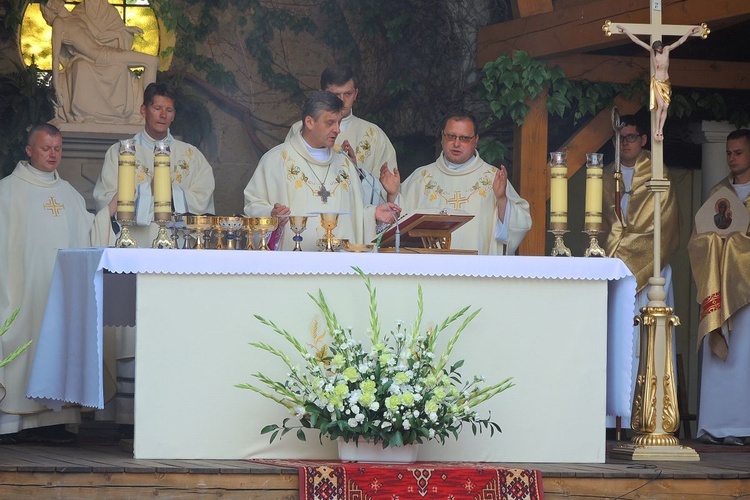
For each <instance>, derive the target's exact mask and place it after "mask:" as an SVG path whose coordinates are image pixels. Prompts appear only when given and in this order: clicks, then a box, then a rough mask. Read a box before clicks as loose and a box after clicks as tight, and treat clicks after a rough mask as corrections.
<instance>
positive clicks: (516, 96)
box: [482, 50, 622, 125]
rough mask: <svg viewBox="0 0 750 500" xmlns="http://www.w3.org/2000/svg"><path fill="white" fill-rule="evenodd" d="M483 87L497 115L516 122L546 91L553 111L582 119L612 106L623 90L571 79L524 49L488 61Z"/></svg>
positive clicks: (520, 122)
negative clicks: (530, 104)
mask: <svg viewBox="0 0 750 500" xmlns="http://www.w3.org/2000/svg"><path fill="white" fill-rule="evenodd" d="M482 88H483V91H484V92H483V96H484V98H485V99H486V100H487V101H488V103H489V106H490V109H491V110H492V113H493V114H494V115H495V117H496V118H497V119H499V120H502V119H504V118H506V117H508V118H510V119H511V120H512V121H513V123H515V124H516V125H522V124H523V122H524V120H525V119H526V115H527V114H528V112H529V102H530V101H532V100H534V99H536V98H537V97H538V96H539V95H541V94H542V93H544V92H547V94H548V95H547V110H548V111H549V113H550V114H552V115H556V116H559V117H564V116H565V115H566V114H568V113H569V112H570V111H572V112H573V115H572V116H573V119H574V120H575V121H578V120H580V119H581V118H583V117H585V116H588V115H593V114H595V113H598V112H599V111H600V110H601V109H603V108H604V107H605V106H607V105H610V104H611V103H612V100H613V99H614V97H615V95H617V94H618V93H619V92H621V91H622V85H618V84H612V83H591V82H573V81H571V80H568V79H566V78H565V73H564V72H563V71H562V69H561V68H560V67H559V66H554V67H551V68H550V67H549V66H547V65H546V64H545V63H544V62H542V61H538V60H535V59H532V58H531V57H529V55H528V54H527V53H526V52H524V51H521V50H519V51H516V52H514V53H513V54H512V55H511V56H500V57H498V58H497V59H496V60H494V61H492V62H489V63H487V64H485V66H484V77H483V78H482Z"/></svg>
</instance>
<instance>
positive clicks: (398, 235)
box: [342, 150, 401, 253]
mask: <svg viewBox="0 0 750 500" xmlns="http://www.w3.org/2000/svg"><path fill="white" fill-rule="evenodd" d="M342 152H343V150H342ZM344 154H346V153H344ZM354 168H356V169H357V173H358V174H359V179H360V180H361V181H364V180H365V179H366V180H367V184H369V185H370V187H371V188H372V191H373V193H377V194H378V198H380V200H381V201H382V202H383V203H384V204H385V208H387V209H388V212H389V213H390V214H391V217H393V221H394V223H395V224H396V234H395V236H394V245H393V247H394V249H395V253H399V249H400V248H401V226H400V225H399V223H398V217H396V213H395V212H394V211H393V209H391V206H390V205H388V200H386V199H385V198H383V194H382V193H381V192H380V189H378V188H377V186H375V183H374V182H373V181H372V180H371V179H370V177H369V176H368V175H367V173H366V172H365V171H364V170H362V169H361V168H360V167H359V166H358V165H356V164H355V165H354ZM373 177H374V176H373ZM370 199H371V200H372V198H370ZM379 247H380V241H378V248H379Z"/></svg>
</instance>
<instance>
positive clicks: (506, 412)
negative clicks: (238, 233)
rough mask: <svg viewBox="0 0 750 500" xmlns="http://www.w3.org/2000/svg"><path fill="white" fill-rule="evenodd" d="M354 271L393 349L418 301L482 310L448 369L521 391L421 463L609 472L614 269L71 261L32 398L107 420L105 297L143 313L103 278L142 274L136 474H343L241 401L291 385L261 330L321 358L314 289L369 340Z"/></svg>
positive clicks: (626, 355)
mask: <svg viewBox="0 0 750 500" xmlns="http://www.w3.org/2000/svg"><path fill="white" fill-rule="evenodd" d="M353 266H356V267H359V268H361V269H362V270H363V271H364V272H365V273H366V274H368V275H370V276H371V277H372V282H373V285H374V286H375V287H376V289H377V297H378V304H379V313H380V320H381V324H382V327H383V330H384V331H390V330H392V329H395V322H396V321H397V320H401V321H403V322H404V323H405V324H409V323H411V322H413V321H414V318H415V315H416V300H417V298H416V297H417V295H416V294H417V286H418V285H420V284H421V286H422V289H423V294H424V320H423V325H429V324H435V323H438V322H442V321H443V320H444V319H445V318H446V317H448V316H450V315H451V314H453V313H455V312H456V311H458V310H459V309H461V308H462V307H464V306H467V305H468V306H471V307H472V309H475V308H481V309H482V311H481V312H480V313H479V315H478V316H477V317H476V318H475V319H474V320H473V321H472V323H471V324H470V326H469V327H468V328H467V330H466V331H465V332H464V333H463V335H462V337H461V339H460V340H459V342H458V344H457V345H456V348H455V349H454V351H453V354H452V356H451V359H452V360H453V361H455V360H459V359H464V360H465V364H464V366H463V368H462V375H463V376H464V377H465V378H468V377H471V376H473V375H479V376H483V377H485V379H486V380H487V382H488V383H492V382H493V381H499V380H502V379H504V378H506V377H513V381H514V383H515V387H513V388H511V389H509V390H508V391H506V392H504V393H502V394H500V395H498V396H497V397H495V398H494V399H492V400H490V401H488V402H486V403H483V404H482V405H481V406H480V407H479V411H480V415H486V414H487V412H491V415H492V419H493V420H494V421H495V422H497V423H498V424H499V425H500V427H501V428H502V431H503V432H502V433H501V434H495V436H493V437H490V436H489V434H488V433H484V434H478V435H476V436H475V435H473V434H472V432H471V429H470V428H464V429H463V431H462V432H461V434H460V439H459V441H458V442H456V441H453V440H451V441H448V442H447V443H446V444H445V446H441V445H440V444H439V443H428V444H426V445H423V446H422V447H421V449H420V453H419V460H450V461H488V462H589V463H597V462H599V463H601V462H604V459H605V415H606V414H610V415H614V414H619V415H625V414H629V413H630V408H629V406H630V377H631V366H632V357H631V353H632V311H633V297H634V295H635V280H634V278H633V276H632V275H631V273H630V271H629V270H628V269H627V267H626V266H625V265H624V264H623V263H622V262H621V261H620V260H618V259H584V258H551V257H496V256H464V255H419V256H417V255H400V254H369V253H368V254H356V253H343V252H342V253H297V252H245V251H226V250H196V251H181V250H174V251H170V250H154V249H112V248H108V249H77V250H61V251H60V252H59V254H58V261H57V264H56V269H55V276H54V277H53V285H52V291H51V293H50V300H49V303H48V308H47V313H46V315H45V318H46V319H45V322H44V327H43V331H42V337H41V339H40V344H39V346H38V347H37V357H36V359H35V365H34V370H33V374H32V380H31V382H30V386H29V391H28V392H29V396H30V397H35V398H37V399H39V400H40V401H44V402H46V403H47V404H48V405H49V406H54V405H56V404H57V405H59V404H62V402H64V401H67V402H74V403H78V404H81V405H83V406H87V407H92V408H98V407H101V405H103V383H102V376H103V374H102V362H101V349H102V345H101V343H102V324H103V322H107V321H108V317H109V316H110V315H112V314H114V313H116V311H112V312H106V313H105V311H107V309H109V308H110V306H111V305H112V304H109V303H107V304H105V303H104V302H105V299H104V297H107V299H106V302H116V303H118V304H122V305H127V304H128V303H129V301H130V300H131V299H132V297H128V295H130V294H128V293H124V292H123V293H121V294H120V297H119V298H118V294H117V290H114V292H115V293H109V292H108V293H106V294H105V290H104V289H105V286H104V283H106V280H104V270H107V271H109V272H111V273H132V274H131V277H132V278H134V279H136V281H137V285H136V287H135V290H136V292H135V297H134V298H135V305H134V311H135V319H137V328H138V330H137V346H136V389H135V421H136V425H135V442H134V454H135V457H136V458H163V459H168V458H183V459H204V458H205V459H239V458H247V457H251V458H297V459H302V458H318V459H329V458H334V457H335V456H336V447H335V445H334V444H333V443H330V442H326V441H324V442H323V444H321V443H320V442H319V441H318V436H317V433H316V432H315V431H314V430H311V431H308V432H307V441H306V442H300V441H298V440H297V439H296V438H295V437H294V435H293V433H290V434H288V435H287V436H285V437H284V439H283V440H282V441H280V442H279V441H276V442H274V443H269V442H268V436H266V435H263V436H262V435H261V434H260V430H261V428H262V427H264V426H265V425H267V424H270V423H281V421H282V420H283V419H284V418H286V417H287V416H289V415H288V414H287V412H286V411H285V410H284V409H283V408H282V407H281V406H280V405H278V404H276V403H273V402H271V401H269V400H267V399H265V398H262V397H261V396H259V395H257V394H255V393H253V392H251V391H247V390H242V389H238V388H236V387H235V385H236V384H239V383H243V382H251V381H252V379H251V373H254V372H258V371H259V372H262V373H264V374H265V375H267V376H269V377H271V378H272V379H275V380H283V379H284V378H285V376H286V373H285V369H284V366H283V364H282V363H281V362H280V361H279V360H278V359H277V358H274V357H272V356H270V355H269V354H268V353H265V352H262V351H260V350H258V349H256V348H253V347H252V346H250V345H248V344H249V343H250V342H253V341H262V342H268V343H273V344H274V345H278V346H280V347H283V348H284V349H285V352H290V351H289V350H288V348H287V346H286V345H284V344H282V343H280V342H279V340H278V336H276V335H275V334H274V333H273V332H272V331H271V330H270V329H268V328H267V327H265V326H263V325H261V324H260V323H259V322H258V321H257V320H256V319H255V318H254V316H253V315H254V314H258V315H261V316H263V317H265V318H267V319H269V320H272V321H274V322H275V323H277V324H278V325H279V326H280V327H281V328H284V329H286V330H288V331H289V332H292V333H293V334H294V335H296V336H297V337H298V338H299V339H300V340H301V341H302V342H303V343H305V344H307V343H311V342H312V336H311V331H312V327H313V324H314V322H315V321H316V320H317V321H319V322H320V321H322V317H321V314H320V312H319V311H318V310H317V308H316V306H315V304H314V303H313V301H312V300H311V299H310V298H309V297H308V294H310V293H313V294H314V293H317V291H318V290H319V289H320V290H322V291H323V293H324V294H325V296H326V299H327V300H328V303H329V304H330V305H331V306H332V309H333V311H334V312H335V313H336V315H337V316H338V318H339V319H340V321H341V323H342V324H344V325H351V326H352V328H353V329H354V330H355V331H361V332H362V336H363V337H364V331H365V328H367V326H368V324H369V319H368V318H369V311H368V299H367V291H366V289H365V287H364V284H363V281H362V279H361V277H359V276H358V275H357V274H356V273H355V272H354V270H353V269H352V267H353ZM110 292H113V291H112V290H110ZM114 309H117V308H114ZM117 314H119V315H120V320H118V321H119V322H125V323H127V322H128V321H127V319H124V318H123V313H122V311H119V313H117ZM130 314H131V315H132V312H131V313H130ZM127 315H128V314H127V311H126V312H125V314H124V316H125V317H127ZM131 319H132V318H131ZM321 324H324V323H321ZM452 331H454V330H452ZM452 331H449V332H447V333H448V335H446V336H445V337H446V338H445V339H443V341H445V340H446V339H447V337H448V336H449V335H450V334H451V333H452ZM319 333H320V332H319ZM81 352H83V353H84V355H83V358H84V359H83V361H82V360H81V355H80V353H81ZM61 353H67V354H68V355H67V356H66V355H65V354H61ZM73 365H75V366H76V370H75V371H74V370H72V367H73Z"/></svg>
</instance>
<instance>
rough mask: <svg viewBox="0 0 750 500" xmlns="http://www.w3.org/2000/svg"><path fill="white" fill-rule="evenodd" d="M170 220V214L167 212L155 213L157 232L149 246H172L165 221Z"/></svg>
mask: <svg viewBox="0 0 750 500" xmlns="http://www.w3.org/2000/svg"><path fill="white" fill-rule="evenodd" d="M170 220H172V214H169V213H163V212H162V213H155V214H154V222H156V223H157V224H158V225H159V232H158V233H157V234H156V238H155V239H154V241H153V243H151V248H174V243H173V242H172V238H170V236H169V233H168V232H167V222H169V221H170Z"/></svg>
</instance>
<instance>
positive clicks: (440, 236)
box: [373, 208, 474, 248]
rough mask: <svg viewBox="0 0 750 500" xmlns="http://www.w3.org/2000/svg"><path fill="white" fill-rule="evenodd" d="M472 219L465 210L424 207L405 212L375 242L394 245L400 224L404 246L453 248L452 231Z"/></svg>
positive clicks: (385, 246)
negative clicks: (451, 242)
mask: <svg viewBox="0 0 750 500" xmlns="http://www.w3.org/2000/svg"><path fill="white" fill-rule="evenodd" d="M473 218H474V216H473V215H472V214H470V213H468V212H466V211H465V210H452V209H448V208H444V209H437V208H423V209H419V210H416V211H415V212H413V213H410V214H402V215H401V217H399V219H398V222H395V223H393V224H391V225H390V226H388V227H387V228H386V229H385V230H384V231H383V232H381V233H380V234H379V235H378V236H377V238H375V239H374V240H373V243H376V242H378V241H380V247H382V248H387V247H392V246H394V243H395V239H396V228H397V227H398V229H399V231H400V232H401V246H402V247H412V248H450V234H451V233H452V232H453V231H455V230H456V229H458V228H459V227H461V226H463V225H464V224H466V223H467V222H469V221H470V220H471V219H473ZM446 242H447V243H446ZM446 245H447V246H446Z"/></svg>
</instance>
